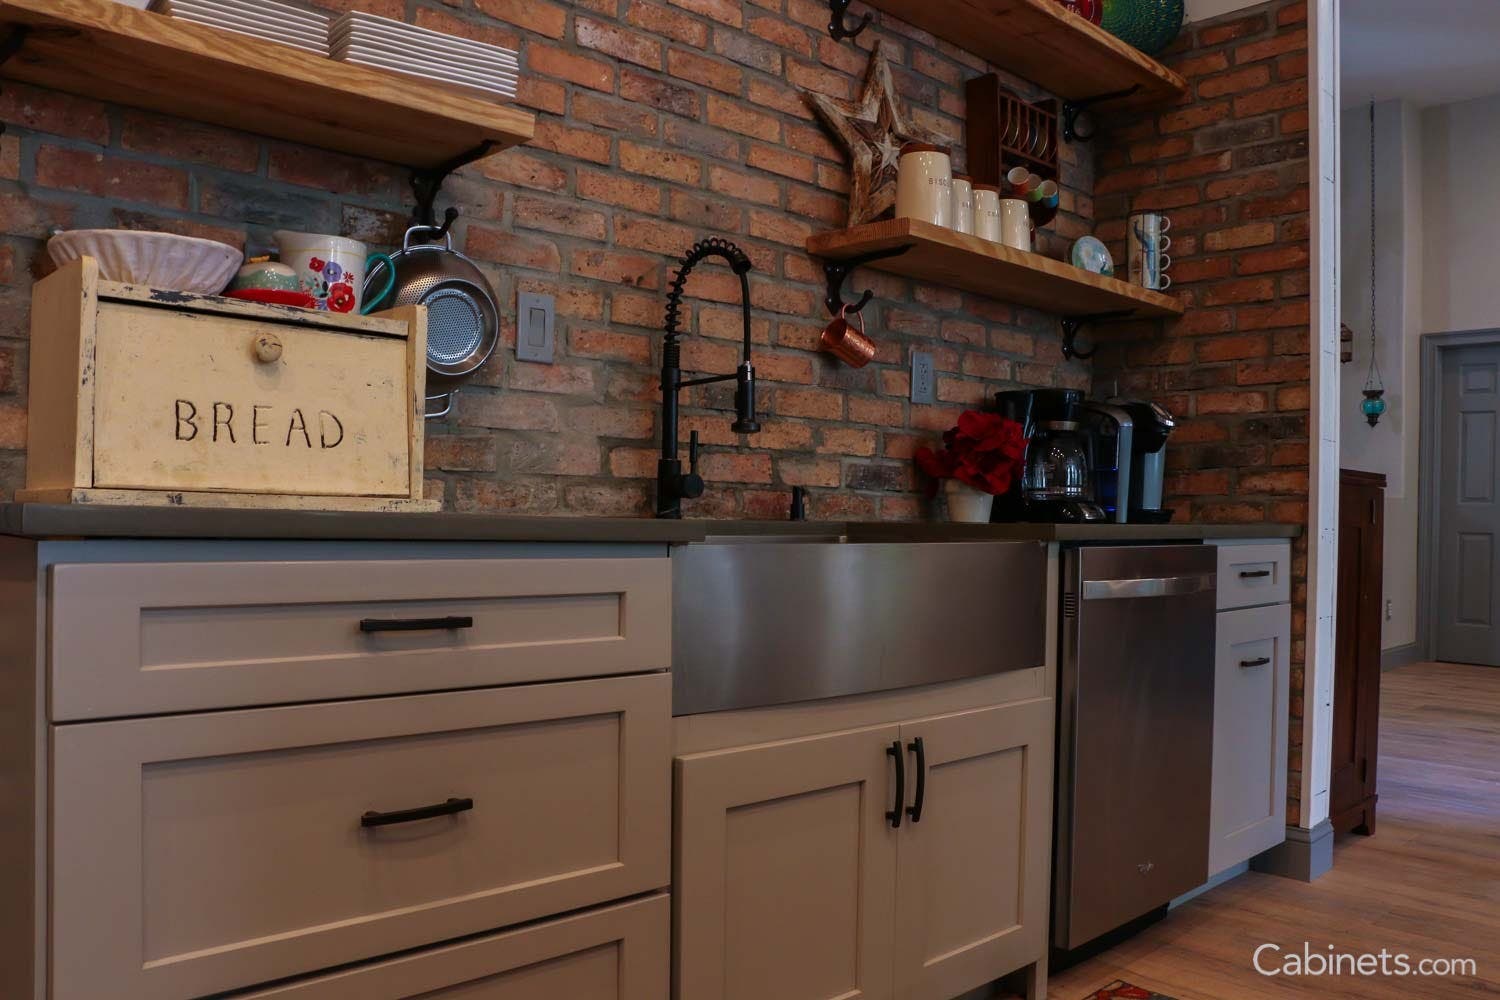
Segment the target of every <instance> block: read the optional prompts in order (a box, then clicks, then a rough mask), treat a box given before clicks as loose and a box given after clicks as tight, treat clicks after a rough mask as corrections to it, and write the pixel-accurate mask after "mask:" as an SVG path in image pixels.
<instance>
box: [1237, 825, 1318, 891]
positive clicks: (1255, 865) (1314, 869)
mask: <svg viewBox="0 0 1500 1000" xmlns="http://www.w3.org/2000/svg"><path fill="white" fill-rule="evenodd" d="M1332 869H1333V825H1332V824H1331V823H1329V822H1328V820H1326V819H1325V820H1324V821H1323V822H1321V823H1319V824H1318V825H1317V826H1315V827H1313V828H1312V829H1311V830H1305V829H1303V828H1302V827H1300V826H1289V827H1287V828H1286V840H1285V841H1284V842H1283V843H1280V844H1277V845H1276V846H1275V847H1273V848H1271V849H1270V850H1269V851H1264V852H1262V853H1260V854H1257V855H1256V856H1255V857H1253V858H1251V859H1250V870H1251V871H1257V872H1264V873H1265V874H1267V875H1280V876H1281V877H1282V878H1291V879H1296V880H1297V881H1299V882H1312V881H1314V880H1316V879H1319V878H1322V877H1323V876H1324V875H1326V874H1327V873H1328V872H1329V871H1331V870H1332Z"/></svg>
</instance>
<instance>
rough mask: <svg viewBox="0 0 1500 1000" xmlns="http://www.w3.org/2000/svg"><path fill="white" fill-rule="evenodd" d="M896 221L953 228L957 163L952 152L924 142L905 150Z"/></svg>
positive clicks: (897, 198) (898, 174)
mask: <svg viewBox="0 0 1500 1000" xmlns="http://www.w3.org/2000/svg"><path fill="white" fill-rule="evenodd" d="M896 218H898V219H921V220H922V221H923V222H930V223H932V224H933V225H934V226H951V225H952V219H953V164H952V161H951V160H950V159H949V156H948V150H947V149H945V148H943V147H942V146H929V145H928V144H926V143H922V142H909V143H907V144H906V145H904V146H902V147H901V161H900V165H899V167H898V169H897V173H896Z"/></svg>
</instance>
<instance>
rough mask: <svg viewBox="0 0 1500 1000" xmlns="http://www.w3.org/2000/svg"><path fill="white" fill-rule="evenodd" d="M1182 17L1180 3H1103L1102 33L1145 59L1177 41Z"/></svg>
mask: <svg viewBox="0 0 1500 1000" xmlns="http://www.w3.org/2000/svg"><path fill="white" fill-rule="evenodd" d="M1183 17H1184V10H1183V0H1104V22H1103V27H1104V30H1105V31H1107V32H1109V33H1110V34H1111V35H1114V36H1115V37H1116V38H1118V39H1120V40H1121V41H1123V42H1126V43H1128V44H1130V45H1134V46H1135V47H1136V48H1138V49H1140V50H1141V51H1142V52H1144V53H1146V54H1147V55H1148V56H1154V55H1159V54H1160V53H1162V52H1164V51H1165V50H1166V48H1167V46H1169V45H1171V44H1172V42H1173V41H1174V40H1176V38H1177V35H1178V33H1179V32H1181V31H1182V20H1183Z"/></svg>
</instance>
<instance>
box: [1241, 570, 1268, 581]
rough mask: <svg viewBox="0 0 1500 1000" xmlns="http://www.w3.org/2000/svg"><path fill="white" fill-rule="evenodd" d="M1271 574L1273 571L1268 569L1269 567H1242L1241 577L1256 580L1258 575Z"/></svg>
mask: <svg viewBox="0 0 1500 1000" xmlns="http://www.w3.org/2000/svg"><path fill="white" fill-rule="evenodd" d="M1270 575H1271V571H1270V570H1268V569H1242V570H1240V579H1241V580H1254V579H1255V578H1256V577H1261V576H1270Z"/></svg>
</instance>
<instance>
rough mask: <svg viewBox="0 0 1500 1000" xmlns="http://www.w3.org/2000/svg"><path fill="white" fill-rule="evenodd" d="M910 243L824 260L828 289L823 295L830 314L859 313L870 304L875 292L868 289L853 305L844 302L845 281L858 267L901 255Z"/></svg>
mask: <svg viewBox="0 0 1500 1000" xmlns="http://www.w3.org/2000/svg"><path fill="white" fill-rule="evenodd" d="M912 246H913V244H911V243H908V244H907V245H906V246H904V247H892V248H891V249H889V250H876V251H875V252H874V253H867V254H862V255H861V256H858V257H846V258H844V259H843V260H826V261H824V262H823V276H824V277H825V278H827V279H828V291H827V293H826V294H824V296H823V305H825V306H827V307H828V315H830V316H837V315H839V314H840V313H845V314H849V313H857V312H859V311H860V310H862V309H863V308H864V307H865V306H867V305H869V304H870V300H871V299H872V298H874V297H875V293H874V292H872V291H870V290H869V289H866V290H865V291H864V292H863V293H862V294H861V295H860V296H859V299H858V300H857V301H856V302H855V303H854V304H853V305H846V304H845V302H844V282H845V281H847V280H848V278H849V275H850V273H851V272H852V271H853V270H854V269H855V268H858V267H864V266H865V265H866V264H870V263H873V262H874V261H877V260H885V259H886V258H888V257H899V256H901V255H902V254H904V253H906V251H908V250H910V249H911V248H912Z"/></svg>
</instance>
